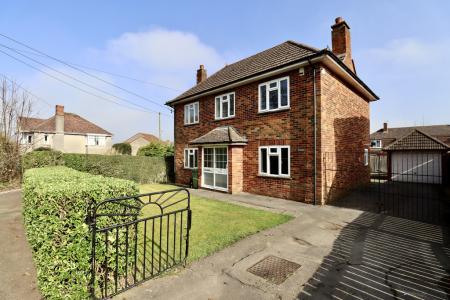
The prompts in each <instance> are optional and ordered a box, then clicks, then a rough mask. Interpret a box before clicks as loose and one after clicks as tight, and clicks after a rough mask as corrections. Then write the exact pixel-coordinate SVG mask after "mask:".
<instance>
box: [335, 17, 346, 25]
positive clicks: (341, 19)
mask: <svg viewBox="0 0 450 300" xmlns="http://www.w3.org/2000/svg"><path fill="white" fill-rule="evenodd" d="M334 21H335V22H336V24H339V23H342V22H344V18H342V17H337V18H336V19H335V20H334Z"/></svg>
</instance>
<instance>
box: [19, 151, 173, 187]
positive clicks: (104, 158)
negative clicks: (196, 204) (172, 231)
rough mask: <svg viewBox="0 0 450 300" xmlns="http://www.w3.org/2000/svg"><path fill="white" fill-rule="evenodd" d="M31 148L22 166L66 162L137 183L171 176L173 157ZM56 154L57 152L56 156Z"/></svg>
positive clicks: (170, 177) (72, 165)
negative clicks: (34, 150) (84, 152)
mask: <svg viewBox="0 0 450 300" xmlns="http://www.w3.org/2000/svg"><path fill="white" fill-rule="evenodd" d="M52 153H53V154H49V153H48V151H45V152H44V151H41V152H30V153H28V154H27V155H25V157H24V159H23V165H24V169H30V168H36V167H45V166H58V165H65V166H66V167H69V168H72V169H75V170H78V171H81V172H87V173H91V174H94V175H103V176H107V177H116V178H122V179H129V180H133V181H135V182H138V183H155V182H158V183H166V182H168V181H169V180H171V179H172V178H173V176H172V175H173V174H172V173H173V163H171V160H172V161H173V156H172V157H166V158H164V157H145V156H129V155H99V154H88V155H86V154H74V153H64V154H61V153H60V152H55V151H52ZM57 154H59V155H60V156H58V155H57Z"/></svg>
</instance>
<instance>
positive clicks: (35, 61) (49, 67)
mask: <svg viewBox="0 0 450 300" xmlns="http://www.w3.org/2000/svg"><path fill="white" fill-rule="evenodd" d="M0 46H1V47H4V48H7V49H9V50H11V51H13V52H15V53H17V54H19V55H20V56H23V57H25V58H27V59H29V60H31V61H33V62H34V63H36V64H39V65H41V66H43V67H46V68H48V69H50V70H52V71H54V72H56V73H58V74H61V75H62V76H65V77H67V78H70V79H72V80H74V81H76V82H79V83H81V84H83V85H85V86H88V87H90V88H92V89H94V90H97V91H99V92H102V93H104V94H106V95H109V96H111V97H114V98H116V99H118V100H122V101H124V102H128V103H130V104H133V105H135V106H138V107H140V108H143V109H145V110H148V109H147V108H146V107H144V106H141V105H138V104H136V103H133V102H131V101H129V100H128V99H125V98H123V97H119V96H116V95H115V94H113V93H110V92H108V91H106V90H104V89H100V88H98V87H96V86H94V85H92V84H89V83H86V82H84V81H82V80H80V79H78V78H76V77H74V76H72V75H68V74H66V73H64V72H61V71H59V70H57V69H55V68H53V67H51V66H49V65H47V64H44V63H42V62H40V61H38V60H36V59H34V58H32V57H30V56H28V55H26V54H23V53H20V52H18V51H16V50H14V49H13V48H11V47H9V46H6V45H4V44H1V43H0ZM2 52H3V51H2ZM153 112H155V111H153ZM155 113H156V112H155ZM165 115H166V116H167V114H165Z"/></svg>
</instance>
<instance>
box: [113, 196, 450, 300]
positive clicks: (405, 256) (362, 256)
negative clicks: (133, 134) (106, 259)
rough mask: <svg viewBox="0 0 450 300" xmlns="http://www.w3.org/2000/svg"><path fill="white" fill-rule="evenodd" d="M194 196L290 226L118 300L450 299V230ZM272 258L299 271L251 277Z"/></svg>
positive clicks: (246, 199) (247, 199)
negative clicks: (275, 215) (276, 217)
mask: <svg viewBox="0 0 450 300" xmlns="http://www.w3.org/2000/svg"><path fill="white" fill-rule="evenodd" d="M192 193H193V194H195V195H198V196H204V197H207V198H213V199H217V200H220V201H227V202H233V203H237V204H239V205H245V206H251V207H257V208H261V209H266V210H271V211H277V212H284V213H289V214H291V215H294V216H295V219H293V220H291V221H290V222H288V223H285V224H282V225H280V226H278V227H275V228H272V229H269V230H266V231H263V232H260V233H257V234H255V235H252V236H250V237H248V238H246V239H243V240H241V241H239V242H237V243H235V244H234V245H232V246H230V247H228V248H225V249H223V250H221V251H219V252H217V253H215V254H213V255H211V256H209V257H206V258H204V259H201V260H199V261H197V262H194V263H192V264H190V265H189V266H187V267H186V268H185V269H182V268H181V269H180V270H179V271H178V272H175V274H173V275H167V276H162V277H160V278H156V279H153V280H149V281H147V282H145V283H143V284H141V285H139V286H137V287H135V288H133V289H130V290H128V291H127V292H124V293H122V294H119V295H117V296H116V298H115V299H211V300H212V299H246V300H252V299H429V298H435V299H449V298H450V295H449V291H450V271H449V270H450V242H449V234H448V228H443V227H439V226H435V225H430V224H424V223H420V222H415V221H409V220H405V219H399V218H393V217H388V216H384V215H378V214H372V213H367V212H362V211H357V210H351V209H344V208H337V207H331V206H312V205H307V204H302V203H296V202H292V201H286V200H282V199H276V198H269V197H263V196H254V195H250V194H244V193H243V194H240V195H227V194H222V193H216V192H211V191H203V190H193V191H192ZM269 256H276V257H279V258H282V259H285V260H288V261H291V262H294V263H296V264H298V265H300V268H298V269H297V270H296V271H294V272H293V274H292V275H290V276H289V277H288V278H287V279H286V280H285V281H284V282H282V283H280V284H274V283H271V282H270V281H268V280H265V279H263V278H262V277H259V276H256V275H254V274H252V273H250V272H249V271H248V269H249V268H250V267H252V266H254V265H255V264H256V263H258V262H260V261H261V260H263V259H265V258H267V257H269Z"/></svg>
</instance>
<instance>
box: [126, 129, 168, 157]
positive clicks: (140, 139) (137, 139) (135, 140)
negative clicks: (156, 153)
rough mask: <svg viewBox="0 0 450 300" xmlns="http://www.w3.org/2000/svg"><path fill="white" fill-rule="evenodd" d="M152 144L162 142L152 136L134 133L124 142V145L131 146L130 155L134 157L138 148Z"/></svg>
mask: <svg viewBox="0 0 450 300" xmlns="http://www.w3.org/2000/svg"><path fill="white" fill-rule="evenodd" d="M152 142H162V141H161V140H160V139H159V138H157V137H156V136H154V135H153V134H150V133H142V132H139V133H136V134H135V135H133V136H132V137H130V138H129V139H127V140H126V141H124V143H128V144H130V145H131V155H136V154H137V152H138V150H139V148H141V147H143V146H146V145H148V144H149V143H152ZM162 143H167V142H162Z"/></svg>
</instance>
